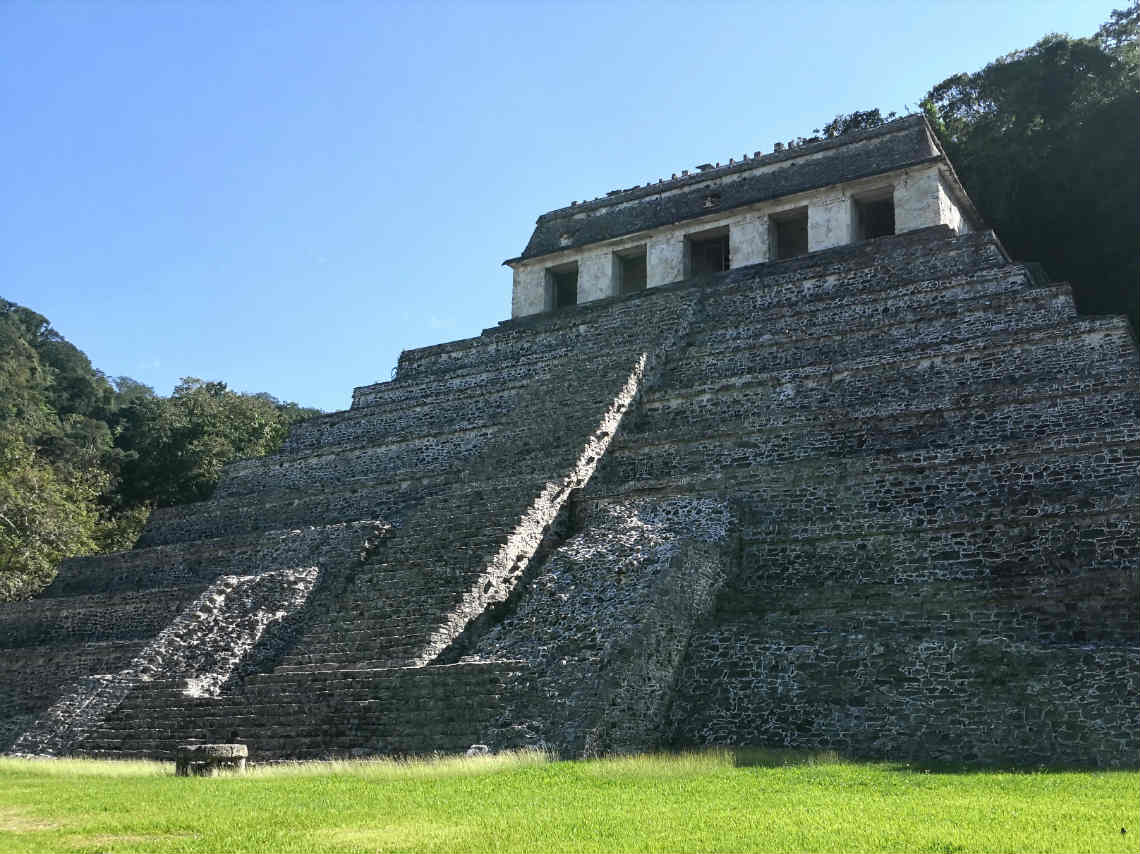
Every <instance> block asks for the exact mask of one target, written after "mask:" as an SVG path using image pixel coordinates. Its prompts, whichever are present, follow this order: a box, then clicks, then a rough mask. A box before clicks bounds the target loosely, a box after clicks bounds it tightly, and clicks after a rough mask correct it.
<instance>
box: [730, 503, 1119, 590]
mask: <svg viewBox="0 0 1140 854" xmlns="http://www.w3.org/2000/svg"><path fill="white" fill-rule="evenodd" d="M1101 503H1102V504H1108V503H1109V502H1104V501H1102V502H1101ZM799 533H800V532H798V531H787V532H783V533H779V532H776V533H771V534H769V535H767V536H757V535H754V534H753V535H750V536H746V537H745V538H744V539H743V541H742V544H741V571H740V573H739V575H738V576H737V577H736V579H734V580H733V581H732V583H731V584H730V585H729V588H727V589H731V590H737V591H741V592H744V593H756V594H757V595H764V594H765V593H770V594H772V595H776V594H780V595H783V594H789V595H790V594H793V593H796V592H797V591H803V590H809V589H812V588H813V586H815V585H818V584H849V583H855V582H864V581H865V582H868V583H881V584H909V585H919V586H921V585H923V584H926V583H927V582H942V581H954V580H978V579H989V580H991V581H992V582H993V583H994V584H1001V583H1014V582H1015V581H1016V580H1017V579H1018V578H1023V577H1027V576H1039V575H1040V576H1046V577H1050V578H1052V577H1055V578H1061V577H1065V576H1068V575H1072V574H1080V573H1084V572H1087V571H1090V570H1092V569H1094V568H1102V569H1123V568H1127V567H1130V566H1131V567H1134V566H1136V562H1137V560H1140V508H1137V507H1135V506H1134V507H1131V508H1129V507H1117V508H1112V509H1101V510H1095V509H1094V510H1074V511H1073V512H1068V511H1066V512H1062V513H1056V514H1052V515H1040V514H1038V515H1036V516H1033V517H1030V518H1023V519H1019V520H1017V521H1016V522H1014V523H1012V524H1011V523H1006V522H985V523H981V524H978V523H976V522H974V521H970V522H967V523H964V524H957V525H942V526H930V527H928V528H924V529H920V530H914V529H911V528H903V527H898V526H895V527H891V526H886V525H884V526H883V527H882V528H880V529H878V530H874V531H870V532H866V533H862V534H852V535H846V534H840V535H835V536H799V535H798V534H799Z"/></svg>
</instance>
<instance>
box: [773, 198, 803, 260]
mask: <svg viewBox="0 0 1140 854" xmlns="http://www.w3.org/2000/svg"><path fill="white" fill-rule="evenodd" d="M771 223H772V225H771V230H770V233H769V237H768V239H769V241H770V242H771V244H772V250H771V253H770V256H771V257H772V258H776V259H780V258H795V257H797V256H799V255H807V252H808V212H807V208H797V209H796V210H792V211H781V212H780V213H778V214H773V215H772V217H771Z"/></svg>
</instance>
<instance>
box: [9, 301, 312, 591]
mask: <svg viewBox="0 0 1140 854" xmlns="http://www.w3.org/2000/svg"><path fill="white" fill-rule="evenodd" d="M316 411H317V410H314V409H302V408H301V407H299V406H297V405H296V404H293V403H281V402H280V401H278V400H276V399H274V398H273V397H270V396H269V395H266V394H253V395H251V394H238V393H237V392H233V391H230V390H229V389H227V388H226V384H225V383H221V382H203V381H202V380H199V379H195V378H193V377H187V378H186V379H184V380H183V381H182V382H181V383H180V384H179V385H178V387H177V388H176V389H175V390H174V394H173V395H171V396H170V397H159V396H158V395H156V394H155V393H154V390H153V389H151V388H149V387H148V386H145V385H143V384H142V383H139V382H136V381H134V380H132V379H130V378H129V377H119V378H118V379H115V380H110V379H108V378H107V377H106V376H104V375H103V373H102V372H100V371H98V370H96V369H95V368H94V367H92V365H91V362H90V360H89V359H88V358H87V356H85V355H84V354H83V352H82V351H81V350H79V348H77V347H76V346H75V345H74V344H72V343H71V342H70V341H68V340H67V339H66V338H64V337H63V336H62V335H60V334H59V333H58V332H57V331H56V330H55V329H53V328H52V326H51V324H50V323H49V322H48V319H47V318H45V317H43V316H42V315H40V314H37V313H36V312H34V311H32V310H31V309H29V308H25V307H24V306H20V305H17V304H15V303H13V302H9V301H8V300H0V601H5V600H11V599H22V598H27V597H29V596H32V595H34V594H35V593H37V592H38V591H39V590H41V589H42V588H43V587H44V586H45V585H46V584H48V583H49V582H50V581H51V579H52V578H53V577H54V575H55V569H56V566H57V565H58V563H59V562H60V560H62V559H63V558H65V557H71V556H74V555H83V554H91V553H93V552H99V551H116V550H119V549H126V548H130V547H131V546H132V545H133V544H134V541H135V539H137V537H138V535H139V532H140V531H141V530H142V526H143V524H144V523H145V521H146V518H147V516H148V515H149V514H150V511H151V510H152V509H153V508H154V507H164V506H167V505H172V504H181V503H184V502H187V501H198V500H201V499H203V498H205V497H207V496H208V495H209V494H210V492H211V491H212V490H213V488H214V484H215V483H217V480H218V475H219V474H220V472H221V470H222V467H223V466H225V465H226V464H227V463H229V462H231V461H232V460H235V459H238V458H240V457H251V456H259V455H261V454H266V453H269V452H270V451H272V450H274V449H275V448H277V446H278V445H279V444H280V443H281V440H282V439H283V438H284V436H285V433H286V431H287V430H288V428H289V425H290V424H292V423H293V422H294V421H297V420H298V419H300V418H304V417H307V416H309V415H313V414H315V413H316Z"/></svg>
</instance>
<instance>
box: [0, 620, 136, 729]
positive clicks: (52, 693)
mask: <svg viewBox="0 0 1140 854" xmlns="http://www.w3.org/2000/svg"><path fill="white" fill-rule="evenodd" d="M145 645H146V641H144V640H129V641H124V640H119V641H94V642H87V643H85V642H78V643H77V642H74V641H72V642H67V641H62V642H60V643H58V644H51V645H45V646H25V647H18V648H6V649H4V650H3V652H2V653H0V720H2V719H4V718H13V717H16V716H20V715H33V716H35V715H38V714H39V713H41V712H42V711H44V710H45V709H46V708H47V707H48V706H50V705H51V704H52V703H54V702H55V701H56V700H58V699H59V698H60V696H61V695H62V694H63V693H64V691H66V690H67V688H68V686H69V685H70V684H72V683H74V682H76V681H77V680H79V679H83V678H84V677H87V676H93V675H95V674H99V673H116V672H118V671H119V670H122V669H123V668H124V667H126V666H127V665H128V664H130V662H131V660H132V659H133V658H134V657H135V656H136V655H138V654H139V653H140V652H141V651H142V648H143V647H144V646H145ZM28 724H29V725H30V724H31V721H28ZM18 734H19V733H16V734H15V735H18ZM3 747H4V745H0V749H3Z"/></svg>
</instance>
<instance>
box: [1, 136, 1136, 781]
mask: <svg viewBox="0 0 1140 854" xmlns="http://www.w3.org/2000/svg"><path fill="white" fill-rule="evenodd" d="M1088 251H1090V252H1095V251H1096V247H1095V246H1090V247H1088ZM506 263H507V264H508V265H509V266H510V267H511V269H512V273H513V292H512V308H511V314H512V317H511V319H510V320H505V321H503V322H502V323H500V324H499V325H498V326H496V327H494V328H491V329H487V330H485V331H484V332H483V333H482V334H481V335H479V336H477V337H474V338H469V339H465V340H461V341H453V342H450V343H444V344H439V345H437V346H433V347H426V348H422V349H417V350H409V351H405V352H404V353H403V354H402V355H401V356H400V360H399V364H398V367H397V370H396V373H395V378H394V379H393V380H391V381H390V382H380V383H375V384H372V385H364V386H361V387H359V388H357V389H356V390H355V391H354V393H353V400H352V406H351V408H350V409H348V410H346V411H343V412H334V413H331V414H326V415H321V416H318V417H316V418H313V419H311V420H308V421H304V422H302V423H299V424H297V425H296V426H294V428H293V430H292V432H291V434H290V435H289V437H288V438H287V440H286V441H285V443H284V445H283V446H282V448H281V449H280V451H279V452H278V453H277V454H275V455H273V456H271V457H266V458H261V459H254V460H246V461H241V462H238V463H235V464H233V465H231V466H230V467H229V468H228V469H227V470H226V471H225V473H224V475H223V477H222V480H221V482H220V483H219V485H218V487H217V490H216V492H215V494H214V495H213V497H212V498H210V499H209V500H207V501H203V502H201V503H198V504H191V505H187V506H181V507H173V508H166V509H162V510H159V511H157V512H155V513H154V515H153V516H152V518H151V520H150V522H149V523H148V525H147V527H146V530H145V532H144V534H143V536H142V538H141V539H140V540H139V542H138V544H137V546H136V547H135V548H134V549H133V550H131V551H128V552H123V553H119V554H110V555H100V556H96V557H86V558H77V559H73V560H69V561H66V562H64V564H63V565H62V566H61V567H60V569H59V573H58V576H57V578H56V579H55V581H54V582H53V583H52V584H51V586H50V587H49V588H48V589H46V590H45V591H44V592H43V593H42V595H41V596H40V597H39V598H37V599H35V600H32V601H28V602H18V603H8V604H4V605H0V647H3V652H2V655H0V668H3V673H2V678H0V747H2V748H3V749H4V750H7V751H8V752H11V753H18V754H44V753H46V754H55V755H64V754H74V755H85V756H96V757H157V758H167V759H170V758H173V756H174V754H175V751H176V750H177V748H178V747H179V746H181V745H187V744H200V743H218V742H237V743H241V744H245V745H248V748H249V756H250V759H251V760H252V761H254V762H257V761H266V760H272V759H282V758H320V757H340V756H366V755H374V754H388V755H392V754H397V755H407V754H422V753H430V752H435V751H441V752H461V751H465V750H467V749H468V748H469V747H470V746H471V745H474V744H482V745H488V746H489V747H490V748H491V749H493V750H498V749H503V748H509V747H517V746H525V745H541V746H545V747H547V748H549V749H552V750H555V751H557V752H559V753H560V754H562V755H564V756H590V755H596V754H599V753H606V752H630V751H644V750H654V749H667V748H684V747H696V746H703V745H760V746H771V747H793V748H826V749H834V750H837V751H840V752H842V753H844V754H849V755H853V756H864V757H887V758H893V759H921V760H962V761H968V762H1002V763H1016V764H1038V763H1079V764H1083V765H1088V764H1092V765H1097V766H1102V767H1114V766H1130V767H1135V766H1136V765H1137V764H1138V760H1140V705H1138V703H1137V697H1138V696H1140V620H1138V616H1140V614H1138V602H1140V598H1138V593H1140V576H1138V569H1137V567H1138V558H1140V537H1138V534H1140V467H1138V464H1140V359H1138V355H1137V347H1136V343H1135V340H1134V338H1133V336H1132V333H1131V331H1130V329H1129V327H1128V325H1127V323H1126V321H1125V319H1124V318H1122V317H1082V316H1080V315H1079V314H1078V313H1077V312H1076V310H1075V307H1074V303H1073V299H1072V293H1071V290H1070V288H1069V286H1068V285H1067V284H1065V283H1063V282H1053V281H1050V280H1049V278H1048V277H1047V275H1046V273H1045V271H1042V270H1041V269H1040V268H1038V267H1036V266H1034V265H1032V264H1026V263H1021V262H1018V261H1015V260H1013V259H1011V258H1010V257H1009V256H1008V255H1007V253H1006V251H1005V250H1004V249H1003V247H1002V244H1001V242H1000V241H999V239H998V237H997V236H996V235H995V234H994V233H993V232H992V231H988V230H986V229H985V227H984V224H983V223H982V221H981V219H980V217H979V215H978V213H977V212H976V211H975V210H974V208H973V206H972V205H971V203H970V201H969V199H968V198H967V196H966V193H965V192H964V190H963V189H962V187H961V185H960V184H959V182H958V180H957V178H956V176H955V173H954V170H953V167H952V166H951V164H950V163H949V161H948V160H947V158H946V156H945V154H944V153H943V151H942V150H941V148H940V147H939V145H938V143H937V141H936V138H935V137H934V135H933V133H932V132H931V130H930V128H929V126H928V125H927V124H926V121H925V120H924V119H923V118H922V117H921V116H910V117H906V118H903V119H899V120H897V121H893V122H890V123H887V124H885V125H882V126H880V127H878V128H874V129H872V130H866V131H860V132H856V133H852V134H849V135H846V136H843V137H839V138H836V139H832V140H825V141H822V142H817V143H810V144H806V145H802V146H798V147H794V148H791V149H783V148H781V150H777V151H774V152H771V153H768V154H761V153H759V152H757V153H755V154H751V155H748V156H744V157H741V158H740V159H736V158H733V159H732V160H730V161H729V162H728V163H727V164H703V165H702V166H701V167H698V168H696V169H694V170H692V171H691V173H688V172H684V171H683V172H682V173H681V174H680V175H678V176H674V177H673V178H670V179H668V180H662V181H659V182H656V183H650V184H646V185H644V186H638V187H633V188H629V189H622V190H615V191H614V192H612V193H610V194H607V195H605V196H603V197H601V198H598V199H595V200H592V201H586V202H579V203H575V204H573V205H570V206H569V207H565V208H562V209H559V210H556V211H552V212H550V213H547V214H544V215H542V216H541V217H539V219H538V222H537V225H536V228H535V230H534V233H533V235H532V237H531V238H530V241H529V242H528V243H527V245H526V248H525V250H524V251H523V252H522V254H521V255H519V256H518V257H515V258H512V259H510V260H509V261H507V262H506ZM377 372H378V373H386V369H385V366H377Z"/></svg>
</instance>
